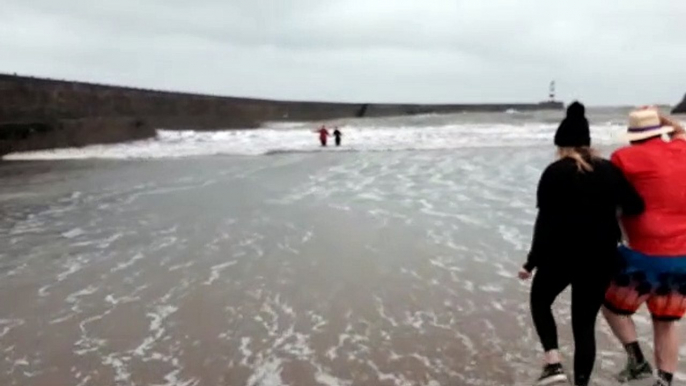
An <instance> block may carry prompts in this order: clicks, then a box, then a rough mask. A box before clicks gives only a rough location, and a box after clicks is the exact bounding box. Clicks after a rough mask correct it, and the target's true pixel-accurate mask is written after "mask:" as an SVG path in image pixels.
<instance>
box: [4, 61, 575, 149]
mask: <svg viewBox="0 0 686 386" xmlns="http://www.w3.org/2000/svg"><path fill="white" fill-rule="evenodd" d="M561 108H563V105H562V103H558V102H543V103H513V104H443V105H421V104H359V103H328V102H292V101H273V100H264V99H248V98H234V97H223V96H212V95H200V94H191V93H180V92H168V91H159V90H147V89H138V88H132V87H119V86H111V85H102V84H94V83H84V82H73V81H63V80H53V79H44V78H33V77H25V76H16V75H3V74H0V156H1V155H3V154H7V153H10V152H15V151H24V150H37V149H48V148H57V147H72V146H77V147H78V146H85V145H89V144H96V143H114V142H124V141H130V140H136V139H142V138H149V137H151V136H154V135H155V129H157V128H164V129H169V130H176V129H184V130H187V129H193V130H226V129H249V128H256V127H259V126H260V125H262V124H263V123H265V122H274V121H322V120H329V119H339V118H354V117H380V116H398V115H413V114H427V113H454V112H463V111H488V112H497V111H506V110H508V109H516V110H520V111H522V110H539V109H561Z"/></svg>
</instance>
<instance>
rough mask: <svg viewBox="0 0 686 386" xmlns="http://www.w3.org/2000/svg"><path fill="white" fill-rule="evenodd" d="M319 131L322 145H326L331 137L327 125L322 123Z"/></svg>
mask: <svg viewBox="0 0 686 386" xmlns="http://www.w3.org/2000/svg"><path fill="white" fill-rule="evenodd" d="M317 133H319V142H320V143H321V144H322V146H326V141H327V139H328V138H329V131H328V130H327V129H326V126H324V125H322V127H321V128H320V129H319V130H318V131H317Z"/></svg>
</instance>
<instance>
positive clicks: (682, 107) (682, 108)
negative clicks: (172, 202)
mask: <svg viewBox="0 0 686 386" xmlns="http://www.w3.org/2000/svg"><path fill="white" fill-rule="evenodd" d="M672 114H686V95H684V100H682V101H681V103H679V104H678V105H676V107H675V108H674V110H672Z"/></svg>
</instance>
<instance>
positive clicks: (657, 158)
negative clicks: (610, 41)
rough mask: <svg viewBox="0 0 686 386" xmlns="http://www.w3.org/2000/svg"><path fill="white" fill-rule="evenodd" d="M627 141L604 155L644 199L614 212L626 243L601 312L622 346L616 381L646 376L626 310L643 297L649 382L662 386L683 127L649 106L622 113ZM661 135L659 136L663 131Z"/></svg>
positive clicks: (671, 359)
mask: <svg viewBox="0 0 686 386" xmlns="http://www.w3.org/2000/svg"><path fill="white" fill-rule="evenodd" d="M629 123H630V124H629V129H628V139H629V141H630V142H631V145H630V146H627V147H624V148H621V149H619V150H617V151H616V152H615V153H614V154H613V155H612V158H611V161H612V163H614V164H615V165H616V166H617V167H618V168H619V169H621V170H622V172H623V173H624V175H625V176H626V178H627V180H628V181H629V182H630V183H631V184H632V185H633V186H634V187H635V188H636V191H637V192H638V193H639V195H641V197H642V198H643V200H644V201H645V212H644V213H643V214H641V215H638V216H635V217H626V218H622V225H623V228H624V232H625V236H626V239H627V241H626V242H625V245H622V246H620V248H619V252H620V256H621V258H622V263H623V269H622V271H621V272H620V273H619V275H618V276H617V277H616V278H615V280H614V281H613V282H612V284H611V286H610V288H609V289H608V291H607V293H606V295H605V308H604V310H603V313H604V315H605V318H606V319H607V321H608V323H609V324H610V327H611V328H612V331H613V332H614V334H615V335H616V336H617V338H619V340H620V341H621V342H622V344H624V347H625V349H626V352H627V354H628V363H627V365H626V367H625V368H624V370H622V371H621V372H620V373H619V374H618V375H617V379H618V380H619V381H620V382H627V381H631V380H635V379H641V378H647V377H650V376H652V368H651V366H650V364H649V363H648V361H647V360H646V359H645V358H644V356H643V352H642V351H641V348H640V346H639V344H638V338H637V335H636V327H635V325H634V323H633V320H632V318H631V315H633V314H634V313H635V312H636V310H637V309H638V308H639V307H640V306H641V305H642V304H643V303H644V302H647V304H648V310H649V311H650V313H651V315H652V319H653V331H654V343H655V365H656V366H657V368H658V373H657V375H658V379H657V380H656V383H655V385H656V386H669V385H671V383H672V376H673V374H674V372H675V371H676V369H677V362H678V355H679V342H678V335H679V332H678V329H677V325H676V321H678V320H679V319H681V318H682V317H683V316H684V314H685V313H686V131H684V128H683V127H682V126H681V125H680V124H679V123H678V122H676V121H674V120H672V119H669V118H667V117H665V116H663V115H661V114H660V113H659V112H658V110H657V109H655V108H643V109H641V110H637V111H634V112H632V113H631V114H630V117H629ZM667 134H668V135H669V139H663V136H664V135H667Z"/></svg>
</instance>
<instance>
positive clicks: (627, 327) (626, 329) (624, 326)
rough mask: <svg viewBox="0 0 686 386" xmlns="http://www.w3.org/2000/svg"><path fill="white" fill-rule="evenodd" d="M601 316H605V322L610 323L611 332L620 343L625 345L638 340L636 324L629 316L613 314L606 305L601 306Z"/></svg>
mask: <svg viewBox="0 0 686 386" xmlns="http://www.w3.org/2000/svg"><path fill="white" fill-rule="evenodd" d="M603 316H605V320H607V324H609V325H610V328H611V329H612V332H613V333H614V334H615V336H616V337H617V339H619V341H620V342H622V345H627V344H629V343H632V342H636V341H637V340H638V337H637V336H636V325H635V324H634V320H633V319H631V316H626V315H618V314H615V313H614V312H612V311H610V310H608V309H607V308H606V307H603Z"/></svg>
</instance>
